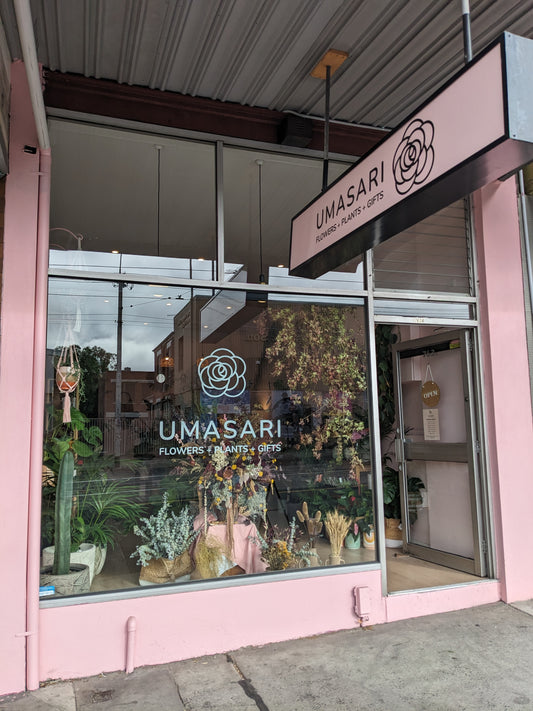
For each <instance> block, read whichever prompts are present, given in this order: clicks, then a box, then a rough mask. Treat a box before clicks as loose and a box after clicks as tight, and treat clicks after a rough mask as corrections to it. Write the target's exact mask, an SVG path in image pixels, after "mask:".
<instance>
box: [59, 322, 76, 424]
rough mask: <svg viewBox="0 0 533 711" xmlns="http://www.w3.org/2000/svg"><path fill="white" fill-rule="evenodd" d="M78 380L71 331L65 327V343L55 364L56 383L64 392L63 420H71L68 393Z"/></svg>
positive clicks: (73, 388)
mask: <svg viewBox="0 0 533 711" xmlns="http://www.w3.org/2000/svg"><path fill="white" fill-rule="evenodd" d="M79 380H80V364H79V361H78V354H77V352H76V346H74V345H72V333H71V330H70V328H69V329H67V334H66V337H65V343H64V345H63V348H62V349H61V354H60V356H59V359H58V361H57V365H56V385H57V387H58V388H59V390H60V392H62V393H64V394H65V397H64V399H63V422H64V423H66V422H71V417H70V394H71V393H73V392H74V390H76V388H77V387H78V383H79Z"/></svg>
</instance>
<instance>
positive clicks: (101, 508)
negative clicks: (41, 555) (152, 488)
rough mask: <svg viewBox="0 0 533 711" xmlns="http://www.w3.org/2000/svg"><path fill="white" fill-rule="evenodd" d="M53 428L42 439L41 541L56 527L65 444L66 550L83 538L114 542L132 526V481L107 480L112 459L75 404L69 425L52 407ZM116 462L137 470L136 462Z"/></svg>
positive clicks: (135, 504) (138, 510)
mask: <svg viewBox="0 0 533 711" xmlns="http://www.w3.org/2000/svg"><path fill="white" fill-rule="evenodd" d="M50 415H51V422H52V429H51V431H50V434H49V436H48V437H47V438H46V440H45V447H44V465H45V472H46V474H45V475H44V476H43V489H42V502H43V504H42V512H43V513H42V534H43V540H44V542H45V543H48V542H49V543H52V542H53V540H54V530H55V517H54V509H55V498H56V481H57V473H58V472H59V465H60V462H61V458H62V456H63V452H64V451H66V450H67V449H68V448H69V447H70V448H71V450H72V451H73V453H74V457H75V475H74V477H73V487H72V504H71V523H70V526H71V550H72V551H76V550H78V549H79V547H80V545H81V544H82V543H93V544H94V545H96V546H99V547H101V548H104V547H106V546H107V545H111V546H112V547H113V546H114V544H115V540H116V537H117V536H118V535H120V534H125V533H127V532H128V531H130V530H131V529H132V528H133V525H134V524H135V523H136V522H137V520H138V518H139V516H140V515H142V513H143V508H144V507H143V505H142V504H141V503H140V502H139V501H138V497H139V492H138V487H137V485H136V484H131V483H129V481H128V480H117V479H111V478H110V475H111V473H112V472H113V471H114V468H115V459H114V457H112V456H105V455H103V454H102V451H103V446H102V442H103V435H102V431H101V430H100V428H99V427H96V426H91V425H90V421H89V419H88V418H86V417H85V416H84V415H83V414H82V413H81V412H80V411H79V410H78V409H77V408H71V418H72V423H71V424H68V423H66V424H63V422H62V411H61V410H55V411H54V410H51V412H50ZM121 467H122V468H123V469H126V470H127V471H130V472H131V471H133V472H136V471H137V469H138V465H137V464H136V463H135V462H133V461H130V460H123V461H121Z"/></svg>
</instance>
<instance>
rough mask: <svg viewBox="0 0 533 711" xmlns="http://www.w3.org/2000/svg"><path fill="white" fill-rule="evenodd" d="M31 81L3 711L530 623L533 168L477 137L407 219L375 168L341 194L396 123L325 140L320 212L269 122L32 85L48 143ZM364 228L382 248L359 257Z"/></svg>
mask: <svg viewBox="0 0 533 711" xmlns="http://www.w3.org/2000/svg"><path fill="white" fill-rule="evenodd" d="M3 19H4V21H5V17H4V18H3ZM499 46H500V45H496V47H497V48H498V47H499ZM498 51H499V49H498ZM486 56H487V55H486ZM510 64H511V60H510V59H509V60H508V65H510ZM27 65H28V60H27V61H26V62H23V61H19V60H15V61H13V62H12V63H11V64H10V67H9V71H10V77H9V79H10V92H11V94H10V112H9V151H8V154H9V164H8V171H7V175H6V177H5V178H4V179H3V183H4V187H5V203H4V227H3V265H2V295H1V321H0V327H1V332H0V335H1V340H0V403H1V419H2V427H1V428H0V441H1V446H0V461H1V465H0V476H1V477H2V481H3V486H4V496H3V497H2V499H1V502H0V522H1V526H2V531H3V532H4V538H5V540H6V545H4V547H3V552H2V563H3V566H2V569H3V570H4V573H5V574H4V584H3V586H2V591H1V593H0V595H1V607H2V610H3V611H4V614H3V615H2V619H1V621H0V632H1V634H0V655H1V658H2V660H3V665H2V674H1V676H0V693H2V694H3V693H10V692H15V691H20V690H23V689H25V688H29V689H33V688H36V687H37V686H38V684H39V683H40V682H42V681H44V680H46V679H51V678H52V679H58V678H63V679H66V678H74V677H81V676H87V675H93V674H98V673H101V672H109V671H113V670H126V671H131V670H132V669H133V668H135V667H138V666H142V665H150V664H159V663H163V662H168V661H172V660H179V659H186V658H191V657H195V656H200V655H204V654H214V653H218V652H224V651H228V650H231V649H236V648H239V647H242V646H245V645H257V644H265V643H269V642H274V641H279V640H285V639H293V638H298V637H305V636H310V635H315V634H320V633H324V632H328V631H332V630H341V629H355V628H358V627H362V626H366V625H374V624H382V623H386V622H389V621H393V620H400V619H406V618H410V617H416V616H421V615H426V614H433V613H437V612H445V611H450V610H456V609H461V608H467V607H471V606H476V605H482V604H487V603H491V602H497V601H499V600H503V601H505V602H515V601H519V600H525V599H528V598H531V597H533V571H532V570H531V566H530V565H528V553H529V551H530V550H531V547H532V546H533V533H532V532H531V530H532V529H531V527H530V526H529V525H528V524H529V517H528V513H529V508H530V507H529V499H530V497H533V477H532V476H531V467H530V465H529V452H530V450H531V445H532V443H533V427H532V407H531V386H530V365H529V359H528V334H529V322H530V319H531V309H530V306H529V293H528V289H527V288H526V287H525V284H527V282H528V280H527V273H528V269H527V262H528V254H529V252H528V244H527V243H528V240H529V237H528V229H527V227H528V220H527V210H528V209H529V205H528V200H529V199H530V198H529V196H528V195H527V194H526V192H525V189H524V180H523V178H522V177H520V180H518V178H517V175H518V174H517V171H518V170H519V169H520V168H521V167H522V166H523V165H524V164H525V163H526V162H530V161H531V156H529V153H528V151H529V143H530V142H528V140H527V139H522V138H521V137H520V135H514V134H513V133H512V130H508V129H509V126H507V125H506V126H504V129H502V130H505V131H507V133H506V136H505V140H504V138H501V140H500V137H497V139H495V138H494V136H493V135H492V134H491V133H490V131H491V130H493V126H494V124H495V123H497V121H494V122H493V123H492V124H491V121H493V119H494V117H493V116H489V115H486V116H481V117H479V118H478V119H477V120H476V123H477V124H478V127H479V130H477V131H476V125H474V126H472V127H470V128H469V129H468V130H469V131H471V132H472V133H474V134H475V137H476V138H477V139H478V140H479V141H481V142H482V141H483V140H485V139H484V137H483V135H482V134H483V129H486V130H487V132H488V134H489V137H488V139H487V140H486V142H485V143H486V145H485V144H484V145H483V146H482V145H481V144H480V145H476V147H475V148H474V149H473V150H472V151H471V152H470V154H469V155H463V156H459V157H458V158H453V157H452V158H450V160H451V161H452V164H451V165H450V166H447V167H445V168H443V175H444V178H442V176H440V175H439V176H436V175H431V173H430V171H429V170H428V174H427V175H423V174H422V172H420V173H419V175H420V176H421V177H420V180H419V185H420V191H421V192H420V195H425V198H424V197H420V198H419V199H417V198H416V197H413V195H414V194H415V192H416V190H418V187H417V188H416V189H415V190H414V191H413V192H410V194H409V200H410V203H409V206H410V207H409V210H408V212H409V215H407V214H406V212H405V210H404V208H402V207H401V205H402V204H403V205H405V201H404V197H403V196H402V194H401V193H400V191H398V194H397V195H396V197H397V198H398V200H397V202H398V203H399V204H400V207H399V208H397V209H398V210H400V212H396V213H394V212H391V210H393V208H394V205H391V204H389V203H387V200H388V199H389V197H390V195H391V193H387V190H388V188H387V185H386V179H385V178H386V176H385V169H383V170H384V172H383V180H382V179H381V176H380V173H379V171H377V172H376V173H372V167H371V168H370V169H368V170H367V169H366V168H365V169H364V170H365V175H366V176H367V177H366V178H365V179H363V180H362V182H361V179H359V178H357V179H356V178H354V175H355V174H354V173H353V171H357V169H358V168H357V167H358V166H359V165H364V162H365V161H367V162H369V161H370V162H372V161H374V162H376V160H377V159H376V156H379V155H381V154H380V153H379V151H380V150H383V148H384V147H385V148H386V146H387V141H390V140H392V141H394V140H396V139H395V138H394V137H395V136H397V137H398V139H399V138H400V137H401V135H402V134H403V133H404V127H405V126H406V125H408V124H409V123H410V121H411V122H412V121H416V120H417V119H416V116H417V115H418V114H417V113H416V112H415V111H414V110H415V109H417V107H416V106H412V107H411V111H410V118H406V119H405V121H404V122H402V124H400V126H399V127H398V128H397V129H396V131H395V132H392V133H389V132H386V133H385V132H379V131H378V130H372V129H370V128H361V127H356V126H353V127H349V128H347V127H346V126H344V125H339V126H337V127H335V125H332V147H333V151H332V153H331V155H330V158H329V182H330V183H332V184H333V185H332V186H330V187H329V188H328V190H327V191H326V192H324V193H323V194H322V196H320V184H321V178H322V173H323V161H322V154H321V151H320V150H318V148H319V146H317V145H315V144H313V143H310V144H308V145H307V146H305V147H304V146H302V145H297V146H295V145H290V143H291V142H290V140H289V141H287V140H286V139H287V135H288V133H290V122H288V121H287V120H286V119H287V117H288V116H290V114H283V113H282V112H277V111H270V110H267V109H258V110H257V111H253V110H252V109H251V108H249V107H242V106H241V107H236V106H231V107H229V108H228V106H226V105H225V104H224V102H216V101H214V100H209V99H197V100H195V99H192V98H190V97H184V96H181V97H177V96H176V95H174V96H169V98H168V99H167V98H166V97H165V95H164V94H161V92H157V91H155V90H152V89H148V88H147V89H141V88H138V87H127V86H122V85H119V84H115V83H111V82H103V81H101V80H98V79H90V78H82V77H77V76H74V75H62V74H61V73H60V72H45V73H44V104H45V105H46V121H45V122H44V130H43V125H42V124H40V121H41V119H42V116H43V115H44V108H43V113H40V109H39V106H38V100H37V101H36V99H35V93H36V92H35V84H33V87H32V83H31V82H32V79H31V78H30V83H28V76H30V77H31V76H32V70H31V69H30V70H29V72H28V66H27ZM478 66H479V65H478ZM35 69H36V67H34V70H35ZM467 71H468V70H467ZM33 76H34V77H35V75H33ZM466 76H467V75H466V73H463V74H461V75H460V80H464V79H465V77H466ZM461 78H462V79H461ZM30 87H31V88H30ZM448 87H453V80H452V81H451V82H450V83H449V84H448ZM444 91H446V89H445V90H444ZM169 93H170V92H169ZM467 93H468V92H467ZM485 93H486V92H481V94H482V95H484V94H485ZM32 95H33V103H32ZM443 95H444V93H441V94H438V95H436V96H437V97H438V96H443ZM432 100H433V101H434V100H435V96H434V97H433V99H430V100H428V101H425V102H424V103H423V104H422V107H421V109H417V111H419V112H420V115H422V112H423V111H424V110H425V111H426V112H427V115H429V113H428V112H429V111H430V109H428V107H431V106H432V104H431V101H432ZM506 110H507V109H506ZM435 111H437V109H435ZM507 116H509V114H507ZM485 119H486V125H484V121H485ZM428 120H429V119H428ZM431 120H432V123H433V125H434V126H436V127H437V128H436V129H435V131H436V132H438V130H439V127H438V117H436V116H435V115H433V114H432V118H431ZM284 121H285V123H283V122H284ZM309 121H310V123H309V124H307V128H309V130H310V131H311V130H312V131H315V133H316V132H317V130H318V129H317V126H319V124H318V122H317V121H316V120H314V121H313V120H311V119H310V120H309ZM421 123H423V122H421ZM503 123H505V121H503ZM510 123H511V124H512V121H511V122H510ZM281 124H283V126H284V127H285V128H284V129H283V130H284V131H285V133H284V134H283V133H282V134H278V133H277V129H278V128H279V126H280V125H281ZM502 125H503V124H502ZM287 126H289V128H287ZM280 130H281V129H280ZM320 130H321V126H320ZM443 130H444V129H443ZM465 130H466V129H465ZM495 130H496V131H497V130H499V129H498V127H496V129H495ZM280 135H282V138H281V139H280ZM441 135H442V134H441ZM383 136H384V138H383V140H382V142H381V143H379V145H377V147H374V145H375V144H377V143H378V141H379V140H380V139H381V138H382V137H383ZM426 137H427V134H426ZM319 139H321V135H320V136H319ZM47 140H48V141H49V143H48V145H46V141H47ZM310 140H315V141H316V140H317V139H316V136H315V139H310ZM319 143H320V140H319ZM517 143H520V146H519V147H518V148H517ZM504 144H505V145H506V146H507V148H506V147H505V145H504ZM436 145H437V144H433V146H434V149H435V150H437V148H436V147H435V146H436ZM487 146H488V147H487ZM426 148H427V146H426ZM485 149H486V152H484V151H485ZM367 151H370V152H368V153H367ZM491 151H499V152H498V153H497V157H496V163H498V165H497V166H496V167H494V168H493V165H494V164H493V163H491V161H492V158H491V156H494V153H491ZM363 153H366V157H364V158H363V159H362V160H361V161H355V156H360V155H362V154H363ZM467 153H468V151H467ZM409 155H410V154H408V155H407V158H406V160H407V159H408V158H409ZM509 155H511V156H512V157H511V158H508V156H509ZM524 156H526V157H525V158H524ZM384 161H385V159H384ZM469 161H478V163H475V162H474V163H472V162H469ZM513 161H514V162H513ZM354 162H355V167H351V166H352V164H353V163H354ZM372 165H373V164H372ZM377 165H381V158H379V160H378V161H377ZM435 165H436V164H435ZM479 165H482V166H483V168H482V169H480V168H479ZM476 166H477V167H476ZM435 170H437V169H436V168H435ZM456 170H458V171H459V172H457V173H454V174H453V175H452V173H453V171H456ZM499 170H501V174H498V171H499ZM494 171H495V172H494ZM509 173H511V175H510V176H509V175H508V174H509ZM520 175H521V174H520ZM428 176H429V177H428ZM446 176H447V177H446ZM483 176H488V180H487V181H486V180H485V178H484V177H483ZM504 177H505V178H506V179H504V180H499V179H496V178H504ZM426 178H427V179H428V185H427V186H426V185H425V184H424V181H425V180H426ZM433 178H435V179H436V182H435V183H432V180H433ZM437 178H442V179H441V182H440V183H439V182H438V180H437ZM343 181H344V182H343ZM469 181H470V182H469ZM468 185H469V186H470V188H471V190H468V189H464V188H465V186H468ZM336 186H337V187H336ZM343 186H344V187H343ZM350 186H354V187H353V190H351V188H350ZM428 186H429V187H428ZM457 186H459V187H457ZM426 187H427V189H428V192H425V193H424V192H423V190H425V189H426ZM337 188H338V189H339V190H340V193H339V194H342V195H344V198H342V203H341V202H340V200H339V194H335V192H334V191H335V190H336V189H337ZM350 190H351V192H350ZM526 190H527V188H526ZM332 191H333V192H332ZM454 191H455V192H454ZM380 193H381V197H376V196H378V195H379V194H380ZM317 195H319V197H318V198H317V197H316V196H317ZM332 195H336V196H335V197H331V196H332ZM350 195H351V196H352V197H353V204H351V203H350V204H349V205H348V200H349V199H350ZM321 200H323V201H324V202H323V207H321V205H322V203H321V202H320V201H321ZM424 201H425V205H424ZM380 202H382V203H383V206H385V205H386V207H387V210H388V211H389V212H388V213H387V216H386V217H384V218H379V216H378V215H377V214H376V215H372V217H371V218H370V220H369V224H370V223H373V224H380V225H381V227H380V228H379V229H380V230H381V232H380V235H381V236H378V237H376V236H375V235H376V233H372V232H371V231H368V230H367V231H366V232H364V230H363V228H364V225H363V224H361V225H359V227H360V230H359V232H358V231H357V230H356V229H355V228H354V229H352V225H351V224H350V222H351V221H354V222H353V224H354V225H355V224H356V223H355V220H357V219H361V218H360V217H359V216H360V215H362V214H363V209H364V210H365V211H368V212H370V211H371V210H374V209H377V205H378V203H380ZM306 205H307V207H306ZM317 205H318V208H316V206H317ZM332 205H333V206H334V207H333V208H332V207H331V206H332ZM420 205H422V207H421V208H420ZM315 208H316V209H315ZM358 208H359V212H357V211H356V210H357V209H358ZM314 209H315V212H314V213H313V214H312V216H311V218H310V219H311V223H310V226H307V227H305V229H303V231H302V234H303V236H304V240H305V235H306V234H309V233H311V234H312V235H313V236H314V237H313V240H314V241H313V245H312V247H311V248H308V246H307V247H306V246H305V245H304V247H301V245H299V244H297V242H298V240H299V239H300V234H299V233H298V229H299V224H301V222H302V220H303V221H305V220H306V219H307V216H306V214H307V213H306V211H308V210H311V211H313V210H314ZM395 209H396V208H395ZM402 210H404V212H402ZM417 210H421V211H420V212H417ZM417 215H418V217H416V216H417ZM413 216H414V217H413ZM293 218H294V220H293ZM380 219H381V220H382V222H381V223H380V222H379V220H380ZM291 220H293V228H292V241H293V244H292V247H291ZM361 222H362V220H361ZM395 224H396V225H397V226H398V229H395V228H394V225H395ZM332 225H334V226H335V229H332ZM368 229H370V228H368ZM337 230H338V232H337V238H336V240H337V241H335V236H334V232H335V231H337ZM342 230H344V232H342ZM361 230H363V232H361ZM341 232H342V234H341ZM315 233H316V235H315ZM354 235H355V236H354ZM332 238H333V241H332V242H331V244H330V242H329V240H332ZM345 238H346V239H345ZM343 240H344V241H343ZM346 240H348V241H346ZM358 240H361V243H359V242H358ZM326 244H327V245H328V247H327V249H326V248H325V247H326ZM317 245H318V246H317ZM323 248H324V249H323ZM306 249H308V251H307V252H306V251H305V250H306ZM298 250H300V251H298ZM302 250H303V251H302ZM302 255H303V256H302ZM324 255H326V257H325V259H326V261H325V262H322V263H321V262H320V260H322V259H324ZM291 257H292V258H293V260H295V261H293V262H290V261H289V260H290V259H291ZM313 260H315V261H313ZM317 260H318V261H317ZM301 265H304V266H303V267H302V266H301ZM310 265H312V266H310ZM317 265H318V266H317ZM306 269H309V270H310V271H309V273H305V270H306ZM311 272H313V273H311ZM295 274H298V276H295ZM61 368H63V370H61ZM71 375H72V378H73V380H75V381H76V382H71V381H70V380H69V378H70V376H71ZM65 382H68V383H69V385H68V387H67V386H66V385H65ZM67 390H70V393H69V399H70V406H71V414H70V417H71V421H70V422H69V421H68V416H66V415H65V414H64V405H65V399H66V395H65V392H66V391H67ZM43 441H44V454H43ZM67 451H69V452H71V453H72V456H71V460H72V466H73V470H69V469H68V466H67V463H66V462H67V458H68V457H67V455H66V454H65V452H67ZM69 472H70V474H69ZM69 477H70V487H71V488H70V489H68V488H67V494H66V495H65V496H66V501H67V503H66V507H65V508H66V511H67V513H68V521H69V524H68V527H67V528H68V546H69V549H72V551H73V552H72V560H71V562H70V565H72V564H74V562H75V560H76V559H75V558H74V556H76V554H77V551H75V550H74V549H80V550H84V551H86V550H90V551H91V552H92V553H89V555H91V554H92V556H93V558H92V560H91V561H90V562H86V563H84V562H82V563H79V564H78V565H79V568H80V571H81V573H82V574H83V576H85V577H84V579H83V580H81V582H79V581H78V582H76V583H74V587H70V588H64V587H62V586H63V579H64V578H65V577H66V575H65V574H64V573H62V572H60V573H59V574H58V573H57V571H56V570H49V568H47V565H52V563H50V564H49V563H48V562H47V559H46V556H47V555H49V556H50V555H51V559H50V560H51V561H53V560H54V557H58V556H56V553H57V551H58V550H59V549H60V548H61V547H62V546H63V544H64V540H63V534H61V533H60V521H59V510H60V509H61V504H60V503H59V504H58V503H57V501H58V500H59V499H60V498H61V495H60V492H61V491H62V486H63V484H64V482H65V481H67V483H68V479H69ZM50 546H55V549H56V552H55V553H54V551H52V552H51V553H50V551H49V548H50ZM102 551H103V552H104V553H105V556H106V557H105V560H104V563H103V565H102V566H101V567H100V569H98V563H97V561H95V558H94V556H95V554H96V555H101V554H102ZM184 554H186V556H184ZM178 559H179V561H180V562H179V565H177V567H174V562H175V561H177V560H178ZM159 561H163V562H162V563H160V562H159ZM56 562H57V561H56ZM8 571H9V574H8ZM165 576H166V577H165ZM354 644H356V640H355V641H354Z"/></svg>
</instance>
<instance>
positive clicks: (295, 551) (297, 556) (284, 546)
mask: <svg viewBox="0 0 533 711" xmlns="http://www.w3.org/2000/svg"><path fill="white" fill-rule="evenodd" d="M253 540H254V542H258V543H259V545H260V546H261V548H262V551H263V554H262V558H263V560H264V561H265V563H267V565H268V567H267V570H286V569H287V568H300V567H306V566H309V565H310V564H311V561H310V553H311V551H310V549H309V544H308V543H304V544H300V545H298V546H296V543H297V541H298V530H297V527H296V519H295V518H293V519H292V520H291V522H290V524H289V528H288V529H285V530H283V531H279V529H278V528H277V526H273V527H271V528H269V530H268V532H267V534H266V536H265V537H264V538H263V536H261V534H260V533H259V532H258V533H257V538H256V539H253Z"/></svg>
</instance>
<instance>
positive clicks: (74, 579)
mask: <svg viewBox="0 0 533 711" xmlns="http://www.w3.org/2000/svg"><path fill="white" fill-rule="evenodd" d="M39 584H40V585H42V586H45V585H53V586H54V588H55V594H56V595H82V594H83V593H88V592H89V590H90V587H91V584H90V582H89V567H88V566H87V565H81V564H80V563H74V564H72V565H71V568H70V571H69V572H68V573H67V574H66V575H53V573H52V568H51V566H49V565H48V566H43V567H42V568H41V575H40V578H39Z"/></svg>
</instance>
